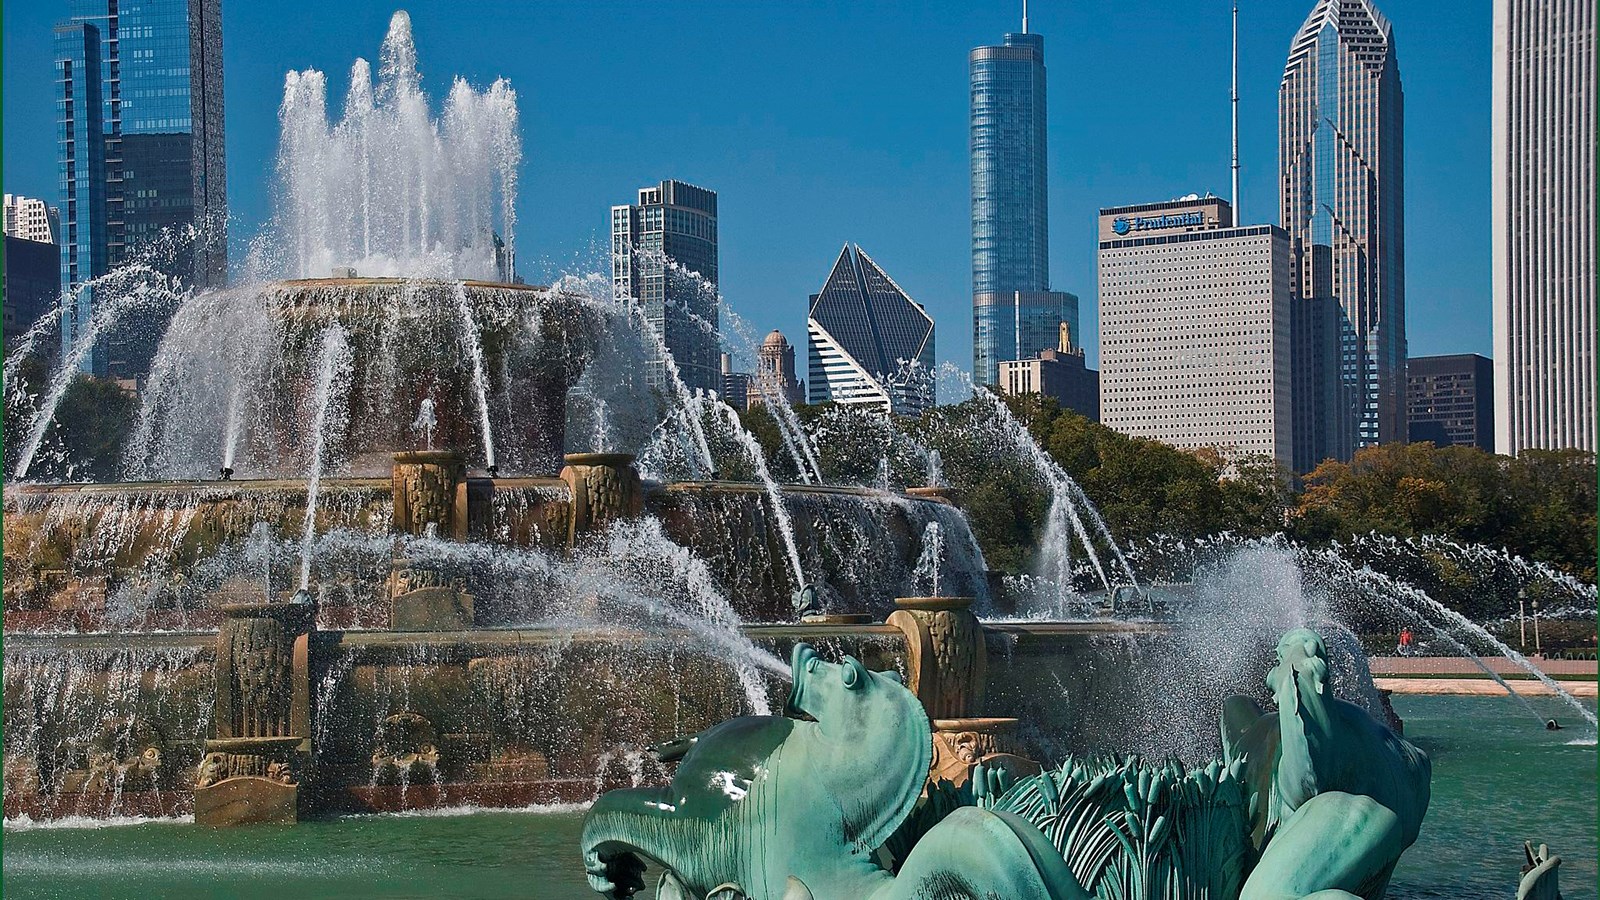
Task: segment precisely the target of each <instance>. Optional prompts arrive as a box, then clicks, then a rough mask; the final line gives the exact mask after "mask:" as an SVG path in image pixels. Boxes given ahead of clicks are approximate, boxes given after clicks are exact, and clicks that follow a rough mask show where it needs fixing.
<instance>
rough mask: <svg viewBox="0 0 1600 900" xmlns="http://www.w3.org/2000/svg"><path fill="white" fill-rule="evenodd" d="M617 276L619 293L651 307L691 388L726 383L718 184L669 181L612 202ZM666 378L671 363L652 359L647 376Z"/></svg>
mask: <svg viewBox="0 0 1600 900" xmlns="http://www.w3.org/2000/svg"><path fill="white" fill-rule="evenodd" d="M611 281H612V291H613V292H614V293H615V295H616V296H618V297H624V298H628V299H629V300H630V301H631V302H634V303H638V304H640V305H642V306H643V307H644V315H645V318H646V319H648V320H649V321H650V324H651V325H652V326H653V327H654V328H655V330H656V334H658V335H660V337H661V340H662V342H663V343H664V344H666V347H667V350H668V351H669V352H670V353H671V354H672V359H673V361H674V362H676V363H677V366H678V374H679V376H680V377H682V379H683V383H684V386H685V387H688V388H689V389H690V390H695V389H699V390H705V391H719V390H721V389H722V342H721V338H720V336H719V334H718V320H717V304H718V299H717V192H716V191H710V190H706V189H705V188H702V187H695V186H694V185H692V184H685V183H684V182H682V181H671V180H669V181H663V182H661V183H660V184H657V185H651V186H650V187H643V188H640V189H639V202H638V203H636V204H631V205H621V206H613V207H611ZM665 378H666V370H665V364H664V363H663V362H662V361H660V360H654V361H652V362H651V364H650V368H649V372H648V379H647V382H648V383H649V384H651V385H655V386H661V385H663V384H664V383H665Z"/></svg>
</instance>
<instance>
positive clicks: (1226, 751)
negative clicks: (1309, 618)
mask: <svg viewBox="0 0 1600 900" xmlns="http://www.w3.org/2000/svg"><path fill="white" fill-rule="evenodd" d="M1330 678H1331V673H1330V672H1329V670H1328V652H1327V648H1326V647H1325V646H1324V645H1323V642H1322V638H1321V636H1319V635H1318V634H1317V633H1316V632H1314V631H1311V630H1309V629H1305V628H1297V629H1294V630H1293V631H1290V632H1288V633H1287V634H1285V635H1284V636H1283V638H1282V639H1281V640H1280V641H1279V642H1278V664H1277V665H1276V666H1275V667H1273V669H1272V671H1271V672H1269V673H1268V674H1267V686H1268V687H1269V688H1271V689H1272V694H1273V700H1274V701H1275V702H1276V703H1277V706H1278V710H1277V712H1274V713H1263V712H1262V710H1261V709H1260V707H1258V706H1257V705H1256V704H1255V702H1254V701H1252V700H1250V699H1249V698H1246V697H1231V698H1229V699H1228V700H1227V702H1226V703H1225V704H1224V708H1223V717H1222V747H1223V760H1224V761H1225V762H1227V763H1229V764H1233V763H1235V762H1239V761H1243V762H1244V763H1245V779H1246V782H1247V784H1248V786H1249V789H1250V791H1251V792H1252V794H1253V795H1254V796H1255V798H1256V802H1255V816H1254V822H1253V823H1252V829H1251V838H1252V841H1253V842H1254V844H1255V846H1256V847H1257V848H1258V849H1259V850H1260V851H1261V862H1260V863H1258V864H1257V866H1256V868H1255V870H1254V871H1253V872H1252V873H1251V877H1250V879H1249V881H1247V882H1246V883H1245V888H1244V891H1243V893H1242V894H1241V896H1242V897H1244V898H1245V900H1270V898H1278V897H1299V896H1302V895H1303V894H1306V893H1310V891H1309V890H1301V888H1304V887H1308V886H1311V885H1317V886H1319V887H1320V888H1335V887H1336V888H1338V889H1340V890H1343V891H1345V892H1347V893H1348V894H1355V895H1358V896H1361V897H1366V898H1369V900H1370V898H1376V897H1382V896H1383V894H1384V890H1385V888H1386V887H1387V886H1388V883H1389V876H1390V874H1391V873H1392V872H1393V871H1394V864H1395V862H1396V861H1398V860H1399V858H1400V854H1401V852H1402V851H1404V850H1405V849H1406V848H1407V847H1409V846H1411V845H1412V843H1414V842H1415V841H1416V839H1417V832H1418V831H1419V830H1420V829H1421V828H1422V817H1423V816H1424V815H1425V814H1426V813H1427V811H1428V794H1429V787H1430V784H1431V780H1432V773H1433V767H1432V764H1431V763H1430V762H1429V760H1428V756H1427V754H1425V753H1423V752H1422V751H1421V750H1419V749H1417V748H1416V747H1415V746H1413V745H1411V744H1410V743H1408V742H1406V741H1405V740H1404V739H1403V738H1401V737H1399V736H1398V735H1396V734H1395V733H1394V732H1392V731H1390V730H1389V729H1388V727H1386V726H1385V725H1383V724H1382V723H1380V722H1378V721H1377V720H1376V719H1374V718H1372V716H1370V715H1368V714H1367V712H1366V711H1365V710H1363V709H1362V708H1361V707H1359V706H1356V705H1355V704H1353V703H1349V702H1346V701H1344V700H1340V699H1338V698H1336V697H1334V696H1333V688H1332V682H1331V680H1330ZM1297 890H1298V891H1299V893H1295V891H1297ZM1329 896H1340V895H1333V894H1330V895H1329Z"/></svg>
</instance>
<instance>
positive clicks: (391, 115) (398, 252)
mask: <svg viewBox="0 0 1600 900" xmlns="http://www.w3.org/2000/svg"><path fill="white" fill-rule="evenodd" d="M379 59H380V66H379V72H378V80H377V84H376V85H374V84H373V81H372V71H371V66H370V65H369V64H368V63H367V62H366V60H361V59H358V60H356V62H355V65H354V66H353V67H352V68H351V72H350V89H349V93H348V94H347V95H346V99H345V104H344V117H343V118H342V119H341V120H340V121H339V122H338V123H337V124H335V125H330V123H329V118H328V108H327V82H326V78H325V77H324V76H323V73H321V72H319V71H316V70H315V69H307V70H305V71H303V72H289V73H288V75H287V76H286V77H285V79H284V89H283V103H282V106H281V107H280V109H279V120H280V123H281V127H282V134H281V138H280V143H279V150H278V172H279V177H280V178H281V180H282V185H283V202H282V204H281V205H280V208H279V210H280V211H279V215H278V217H277V219H276V220H275V222H274V230H275V232H276V233H277V234H278V235H279V237H280V238H281V240H282V241H283V242H284V244H285V245H286V246H285V248H284V249H285V250H286V251H287V254H286V255H288V257H289V259H287V260H285V262H286V263H288V264H289V267H290V268H291V270H292V272H293V274H295V275H296V276H297V277H301V278H307V277H326V276H327V275H328V274H329V272H330V271H331V269H332V268H333V267H334V266H353V267H355V268H356V269H357V270H358V271H359V272H360V274H362V275H410V276H422V275H425V276H430V277H437V278H449V277H457V278H479V279H489V280H502V281H509V280H511V278H510V277H509V276H510V272H511V263H512V261H513V260H514V247H515V236H514V235H515V229H516V210H515V205H514V203H515V197H516V192H517V169H518V167H519V165H520V164H521V161H522V143H521V138H520V137H519V135H518V130H517V128H518V126H517V118H518V116H517V94H516V91H514V90H512V88H511V85H510V83H509V82H507V81H506V80H505V79H498V80H496V81H495V82H494V83H493V84H492V85H490V87H489V89H488V90H487V91H482V92H479V91H475V90H473V89H472V88H471V87H469V86H468V85H467V83H466V82H465V81H463V80H461V79H459V78H458V79H456V80H455V81H454V83H453V84H452V86H451V88H450V93H449V95H448V97H447V98H446V100H445V104H444V111H443V114H442V115H441V116H440V117H439V118H437V119H435V118H433V117H432V116H431V114H430V112H429V108H428V107H429V103H428V97H427V95H426V94H425V93H423V91H422V86H421V76H420V75H419V74H418V71H417V47H416V42H415V40H414V39H413V37H412V34H411V19H410V17H409V16H408V15H407V14H406V13H405V12H397V13H395V14H394V17H393V18H392V19H391V20H390V22H389V33H388V35H387V36H386V37H385V38H384V40H383V49H382V51H381V54H380V57H379Z"/></svg>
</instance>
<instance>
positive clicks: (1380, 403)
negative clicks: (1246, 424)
mask: <svg viewBox="0 0 1600 900" xmlns="http://www.w3.org/2000/svg"><path fill="white" fill-rule="evenodd" d="M1403 106H1404V94H1403V92H1402V91H1401V87H1400V67H1399V64H1398V63H1397V61H1396V59H1395V49H1394V34H1393V29H1392V28H1391V27H1390V25H1389V20H1388V19H1386V18H1384V16H1383V14H1382V13H1380V12H1378V10H1377V8H1376V7H1375V6H1374V5H1373V4H1372V2H1371V0H1318V2H1317V4H1316V7H1315V8H1314V9H1312V11H1311V15H1310V16H1309V17H1307V19H1306V21H1305V24H1304V25H1302V26H1300V31H1299V32H1298V33H1297V34H1296V35H1295V37H1294V41H1293V43H1292V44H1291V45H1290V48H1289V61H1288V64H1287V65H1286V66H1285V67H1284V71H1283V81H1282V83H1281V84H1280V85H1279V87H1278V166H1279V185H1280V190H1281V197H1280V200H1281V204H1280V206H1281V213H1282V217H1283V227H1284V228H1285V229H1286V230H1287V231H1288V232H1289V237H1290V240H1291V242H1292V245H1293V251H1294V255H1295V281H1294V283H1295V287H1296V293H1297V295H1298V301H1297V302H1300V303H1303V304H1307V305H1308V306H1310V307H1312V308H1319V307H1320V308H1328V309H1329V312H1330V313H1332V314H1333V315H1332V316H1331V317H1336V318H1337V319H1338V321H1337V322H1334V323H1330V324H1329V325H1328V326H1326V327H1323V328H1319V329H1317V331H1318V332H1319V333H1320V334H1321V335H1322V338H1321V339H1322V340H1326V341H1331V342H1334V343H1335V344H1336V345H1337V346H1336V348H1330V353H1332V354H1336V355H1337V359H1338V362H1337V364H1336V365H1335V366H1331V367H1329V368H1331V369H1332V371H1331V372H1328V373H1326V375H1325V377H1327V378H1332V379H1334V380H1335V381H1336V386H1335V389H1334V390H1330V391H1327V392H1322V393H1320V394H1318V395H1317V396H1321V397H1323V398H1325V401H1326V402H1325V403H1324V404H1323V408H1321V409H1320V410H1318V416H1317V418H1318V420H1319V421H1318V422H1317V431H1318V432H1319V435H1318V437H1319V439H1318V440H1317V441H1315V444H1316V446H1317V447H1318V452H1317V453H1316V454H1314V455H1315V456H1317V458H1318V459H1319V460H1320V459H1321V458H1326V457H1330V456H1331V457H1336V458H1340V459H1345V458H1348V457H1349V456H1350V454H1351V453H1352V452H1354V449H1355V448H1356V447H1364V446H1369V445H1372V444H1378V443H1387V442H1389V441H1403V440H1405V439H1406V303H1405V184H1404V181H1403V178H1402V171H1401V169H1402V161H1403V157H1404V153H1403V147H1404V145H1403V139H1402V134H1401V130H1402V128H1401V126H1402V122H1403ZM1300 318H1302V319H1305V318H1316V316H1300Z"/></svg>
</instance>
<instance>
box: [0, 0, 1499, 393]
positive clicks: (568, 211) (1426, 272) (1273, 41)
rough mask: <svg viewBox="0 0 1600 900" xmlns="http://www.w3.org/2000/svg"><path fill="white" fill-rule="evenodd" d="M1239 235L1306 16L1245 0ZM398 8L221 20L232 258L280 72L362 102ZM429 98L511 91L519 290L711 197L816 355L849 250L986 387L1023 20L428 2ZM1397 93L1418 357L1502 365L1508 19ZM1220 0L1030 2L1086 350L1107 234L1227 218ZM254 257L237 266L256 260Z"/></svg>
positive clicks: (229, 10) (34, 75) (420, 22)
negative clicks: (642, 224) (615, 210)
mask: <svg viewBox="0 0 1600 900" xmlns="http://www.w3.org/2000/svg"><path fill="white" fill-rule="evenodd" d="M66 6H67V4H66V2H65V0H31V2H13V3H7V4H5V7H4V28H5V30H4V34H5V48H4V49H5V53H4V73H3V76H4V84H5V92H4V117H5V120H4V125H5V126H6V127H5V132H6V138H7V140H6V141H5V147H4V170H3V180H4V189H5V190H6V191H8V192H11V193H23V194H28V195H33V196H43V197H45V198H47V199H49V200H51V201H52V202H54V201H55V198H56V190H57V188H56V183H55V145H54V131H53V127H52V125H53V116H54V111H53V100H52V82H51V76H50V26H51V25H52V24H53V23H54V21H56V20H57V19H60V18H62V17H64V15H65V10H66ZM1242 7H1243V9H1242V12H1241V16H1242V25H1241V29H1240V41H1241V50H1240V91H1241V101H1240V109H1241V112H1240V131H1241V152H1242V156H1243V160H1244V181H1243V188H1242V194H1243V197H1242V203H1241V206H1242V207H1243V213H1244V216H1243V218H1244V220H1245V221H1247V222H1251V223H1254V222H1263V221H1274V222H1275V221H1276V220H1277V196H1276V188H1275V178H1276V174H1275V173H1276V164H1277V147H1276V128H1277V93H1276V92H1277V86H1278V80H1279V77H1280V76H1281V74H1282V67H1283V59H1284V55H1285V54H1286V53H1287V50H1288V45H1289V39H1290V38H1291V37H1292V36H1293V34H1294V30H1295V29H1296V27H1298V25H1299V24H1300V22H1301V21H1302V19H1303V18H1304V16H1305V15H1306V13H1307V12H1308V11H1309V9H1310V7H1311V2H1310V0H1295V2H1282V0H1273V2H1261V0H1244V2H1243V3H1242ZM396 8H397V5H396V0H386V2H373V0H341V2H339V3H324V2H274V0H252V2H239V0H224V3H223V31H224V36H225V37H224V43H225V55H224V64H225V67H226V74H225V80H226V88H225V95H226V114H227V128H228V146H227V152H228V180H229V195H230V202H231V205H232V210H233V213H234V216H235V219H236V223H237V224H236V225H235V244H236V245H237V244H238V242H239V240H240V239H241V238H245V237H248V236H249V234H250V233H253V232H254V231H255V229H256V228H258V227H259V226H260V224H261V223H262V222H264V221H265V220H266V219H267V218H268V217H269V216H270V214H271V206H272V186H271V182H270V176H271V171H272V160H273V154H274V153H275V150H276V145H277V105H278V101H279V99H280V95H281V91H282V86H283V75H284V72H285V71H287V70H288V69H291V68H306V67H315V68H319V69H322V70H324V71H326V72H327V73H328V74H329V76H330V82H331V84H330V92H329V93H330V95H331V97H330V101H331V102H332V103H334V104H337V102H338V98H340V97H342V96H343V93H344V89H345V86H346V78H347V73H348V70H349V66H350V63H351V62H352V61H353V60H354V58H355V57H357V56H365V57H367V58H368V59H375V58H376V56H377V52H378V45H379V43H380V42H381V40H382V38H383V34H384V31H385V29H386V27H387V24H388V20H389V16H390V14H391V13H392V12H393V11H394V9H396ZM404 8H406V9H407V10H409V12H410V13H411V17H412V21H413V24H414V27H415V32H416V38H417V44H418V49H419V55H420V58H421V64H422V70H423V76H424V83H425V86H426V87H427V88H428V90H429V92H430V93H431V94H432V96H433V97H434V98H435V99H436V100H437V99H438V98H440V97H442V95H443V94H444V90H445V88H446V86H447V85H448V83H449V81H448V80H449V78H450V77H452V76H453V75H456V74H460V75H463V76H465V77H466V78H467V79H468V80H469V81H472V82H473V83H474V84H477V85H480V86H482V85H486V84H488V83H489V82H490V81H492V80H493V78H494V77H495V76H498V75H504V76H506V77H508V78H510V79H511V81H512V83H513V85H514V86H515V87H516V88H517V90H518V93H519V95H520V101H521V113H522V123H523V148H524V169H523V172H522V177H521V185H520V198H519V202H518V218H519V223H518V251H519V259H518V262H519V266H520V268H521V269H522V271H523V273H524V274H525V275H526V276H527V277H528V279H529V280H530V281H543V280H545V279H547V278H549V277H550V276H551V275H552V274H559V273H560V272H562V271H576V270H583V271H592V270H598V269H601V268H603V267H604V260H603V257H602V256H601V255H600V252H601V251H600V250H599V249H598V248H601V247H603V246H605V244H606V240H607V239H606V234H605V232H604V229H605V228H606V217H607V211H608V209H609V207H610V205H611V204H613V203H620V202H627V201H629V200H630V199H631V198H632V197H633V193H634V191H635V190H636V189H637V188H638V187H639V186H641V185H644V184H647V183H651V182H655V181H658V180H660V179H662V178H669V177H670V178H679V179H683V180H686V181H691V182H694V183H696V184H701V185H704V186H706V187H710V188H712V189H714V190H716V191H717V192H718V194H719V195H720V196H719V204H720V223H719V226H720V234H721V263H722V291H723V294H724V295H725V296H726V297H727V299H728V301H729V303H730V304H731V305H732V306H733V307H734V309H736V310H737V311H738V312H739V313H740V314H741V315H742V316H744V317H745V318H746V319H748V320H750V321H751V322H752V323H753V324H754V325H755V326H756V327H757V328H759V329H761V330H762V331H765V330H767V329H770V328H781V329H782V330H783V331H784V332H785V333H786V334H787V335H789V337H790V339H791V340H792V341H795V342H796V343H798V344H803V343H804V335H805V312H806V298H807V295H809V294H810V293H812V292H814V291H816V290H817V289H818V287H819V286H820V285H821V283H822V281H823V279H824V278H825V277H826V275H827V272H828V268H829V265H830V264H831V263H832V261H833V259H834V257H835V256H836V255H837V253H838V250H839V246H840V245H841V244H842V243H843V242H845V241H852V242H855V243H859V244H860V245H861V246H862V247H863V248H864V249H865V250H866V251H867V252H868V253H869V254H871V255H872V256H873V258H874V259H876V260H878V261H879V262H880V263H881V264H882V265H883V266H884V267H885V269H887V270H888V272H889V273H890V274H891V275H892V276H894V278H895V279H896V280H897V281H899V282H900V284H901V285H902V286H904V287H905V288H906V289H907V290H908V291H909V292H910V293H911V294H912V296H913V297H914V298H915V299H917V300H918V301H920V302H922V303H924V304H926V305H927V307H928V308H929V310H930V311H931V312H932V314H933V316H934V318H935V321H936V322H937V328H938V331H937V338H936V339H937V349H938V355H939V358H940V359H941V360H952V361H954V362H956V363H957V364H959V365H961V366H962V367H963V368H966V367H970V365H971V259H970V254H969V246H968V245H969V237H970V219H969V215H970V208H969V187H970V185H969V172H968V163H967V121H966V116H967V64H966V54H967V51H968V50H969V49H970V48H971V47H973V46H976V45H978V44H987V43H997V42H998V41H999V40H1000V37H1001V35H1002V34H1003V33H1004V32H1005V31H1007V30H1016V29H1017V28H1018V24H1019V16H1020V3H1004V2H986V3H972V2H871V0H855V2H850V3H843V2H822V0H785V2H755V0H751V2H726V0H713V2H695V3H690V2H666V0H662V2H632V3H622V2H611V0H575V2H568V0H541V2H536V3H528V2H470V0H456V2H439V0H422V2H414V3H411V4H406V5H404ZM1382 8H1383V9H1384V11H1385V13H1386V14H1387V15H1388V16H1389V17H1390V19H1391V21H1393V22H1394V25H1395V33H1396V43H1397V46H1398V48H1399V57H1400V69H1401V76H1402V81H1403V83H1404V86H1405V92H1406V133H1405V142H1406V146H1405V149H1406V174H1405V177H1406V217H1407V222H1406V226H1407V227H1406V250H1407V270H1406V276H1407V303H1408V307H1409V308H1408V330H1409V332H1410V343H1411V353H1412V355H1413V356H1421V355H1427V354H1432V353H1449V352H1477V353H1483V354H1485V355H1487V354H1488V353H1489V351H1490V345H1491V340H1490V306H1489V285H1490V283H1489V276H1490V271H1489V249H1490V248H1489V241H1490V228H1489V137H1490V122H1489V89H1490V78H1489V68H1490V65H1489V61H1490V56H1489V54H1490V40H1491V34H1490V26H1491V20H1490V4H1489V3H1488V2H1487V0H1477V2H1467V3H1461V2H1459V0H1457V2H1449V0H1388V2H1386V3H1383V4H1382ZM1228 10H1229V3H1228V2H1226V0H1205V2H1196V0H1079V2H1072V3H1068V2H1064V0H1062V2H1050V0H1035V2H1033V3H1031V5H1030V11H1029V12H1030V24H1031V26H1032V29H1033V30H1034V31H1037V32H1040V33H1043V34H1044V35H1045V47H1046V61H1047V64H1048V68H1049V100H1050V157H1051V159H1050V215H1051V219H1050V232H1051V280H1052V282H1053V286H1054V287H1056V288H1057V289H1059V290H1069V291H1073V292H1075V293H1077V294H1078V295H1080V296H1081V297H1082V298H1083V310H1084V321H1085V327H1086V329H1087V330H1088V332H1089V333H1088V335H1087V337H1088V339H1089V346H1090V348H1091V354H1092V353H1093V349H1092V348H1093V347H1094V346H1095V344H1094V338H1095V328H1094V323H1095V321H1096V316H1095V314H1094V309H1095V270H1094V253H1095V238H1094V234H1095V232H1094V227H1095V214H1096V211H1097V209H1098V208H1099V207H1101V206H1108V205H1115V204H1121V203H1138V202H1147V201H1152V200H1165V199H1170V198H1172V197H1176V196H1179V195H1182V194H1185V193H1189V192H1191V191H1194V192H1200V193H1204V192H1205V191H1208V190H1209V191H1212V192H1214V193H1216V194H1218V195H1222V196H1226V194H1227V192H1228ZM239 255H241V254H237V253H236V254H235V256H236V257H237V256H239Z"/></svg>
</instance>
